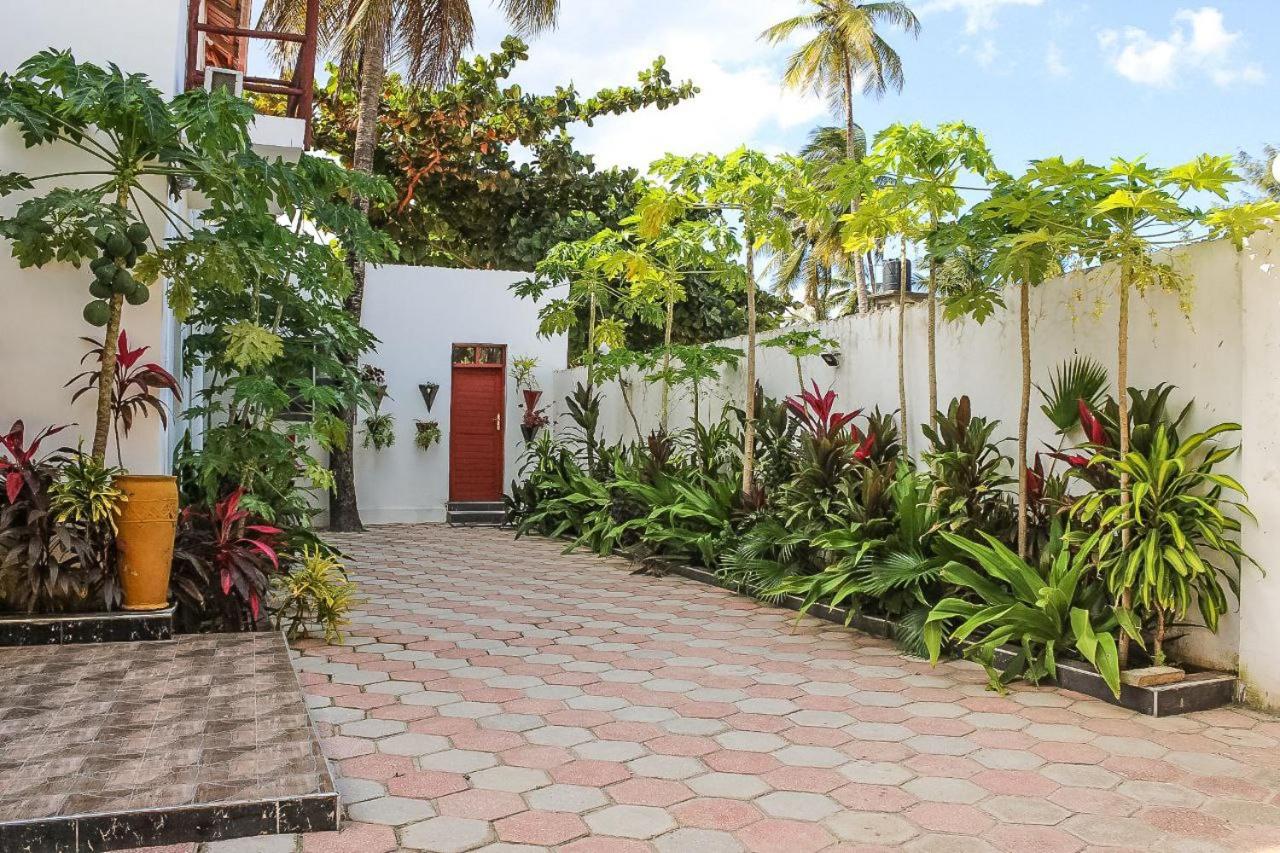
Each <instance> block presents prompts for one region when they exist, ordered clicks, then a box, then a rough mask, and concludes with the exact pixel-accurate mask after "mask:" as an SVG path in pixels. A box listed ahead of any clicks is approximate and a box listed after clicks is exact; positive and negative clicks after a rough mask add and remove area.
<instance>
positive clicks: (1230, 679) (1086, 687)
mask: <svg viewBox="0 0 1280 853" xmlns="http://www.w3.org/2000/svg"><path fill="white" fill-rule="evenodd" d="M668 568H669V570H670V571H671V572H672V573H673V574H677V575H680V576H681V577H685V578H689V579H690V580H695V581H699V582H701V583H706V584H711V585H713V586H718V587H721V588H722V589H728V590H732V591H734V592H741V591H740V590H738V589H737V588H736V587H734V585H733V584H728V583H725V582H724V581H722V580H721V579H720V578H719V577H717V576H716V574H715V572H711V571H708V570H706V569H702V568H698V567H696V566H689V565H684V564H679V563H672V564H669V565H668ZM776 603H777V605H778V606H779V607H785V608H787V609H789V610H799V609H800V607H801V606H802V605H803V603H804V600H803V599H802V598H800V597H799V596H796V595H788V596H784V597H782V598H780V599H778V600H777V602H776ZM807 614H808V615H810V616H813V617H815V618H817V619H821V620H823V621H825V622H834V623H836V624H839V625H848V626H849V627H851V628H856V629H858V630H859V631H862V632H863V633H866V634H870V635H872V636H873V637H881V638H884V639H892V637H893V635H894V632H895V630H896V627H897V626H896V625H895V624H894V623H893V622H892V621H891V620H889V619H884V618H881V617H879V616H869V615H867V614H865V613H858V612H856V611H854V612H853V613H852V614H851V613H850V611H849V609H848V608H845V607H829V606H827V605H825V604H815V605H813V606H812V607H810V608H809V610H808V611H807ZM1017 653H1018V650H1017V649H1015V648H1012V647H1007V646H1006V647H1004V648H1001V649H999V650H997V652H996V655H997V658H998V660H997V662H998V663H1000V664H1002V665H1007V664H1008V663H1009V662H1010V661H1012V660H1013V658H1014V656H1015V655H1017ZM1056 684H1057V685H1058V686H1059V687H1061V688H1063V689H1064V690H1071V691H1074V692H1076V693H1083V694H1084V695H1086V696H1092V697H1093V698H1095V699H1101V700H1102V701H1104V702H1109V703H1110V704H1112V705H1119V706H1121V707H1123V708H1128V709H1129V710H1131V711H1137V712H1138V713H1139V714H1146V715H1147V716H1150V717H1169V716H1173V715H1175V714H1187V713H1190V712H1192V711H1208V710H1211V709H1213V708H1219V707H1221V706H1223V705H1228V704H1230V703H1231V702H1233V701H1234V700H1235V696H1236V677H1235V676H1234V675H1232V674H1231V673H1226V672H1212V671H1203V672H1188V673H1187V677H1186V678H1185V679H1183V680H1182V681H1179V682H1177V683H1175V684H1162V685H1158V686H1154V687H1139V686H1135V685H1131V684H1122V685H1121V686H1120V698H1119V699H1117V698H1116V697H1115V696H1114V695H1113V694H1112V693H1111V689H1110V688H1109V687H1107V685H1106V682H1104V681H1103V680H1102V676H1100V675H1098V672H1097V670H1095V669H1094V668H1093V667H1091V666H1089V664H1087V663H1083V662H1079V661H1059V662H1058V677H1057V679H1056Z"/></svg>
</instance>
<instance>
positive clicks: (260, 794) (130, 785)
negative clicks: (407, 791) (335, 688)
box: [0, 632, 338, 853]
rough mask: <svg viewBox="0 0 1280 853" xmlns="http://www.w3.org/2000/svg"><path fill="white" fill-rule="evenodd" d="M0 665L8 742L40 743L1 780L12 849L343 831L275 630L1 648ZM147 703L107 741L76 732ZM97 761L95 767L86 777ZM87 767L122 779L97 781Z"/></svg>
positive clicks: (87, 851) (86, 850) (4, 845)
mask: <svg viewBox="0 0 1280 853" xmlns="http://www.w3.org/2000/svg"><path fill="white" fill-rule="evenodd" d="M0 672H4V673H6V683H5V689H6V698H5V700H4V701H6V702H7V703H8V705H9V706H10V707H13V708H18V709H21V710H22V711H24V712H25V713H24V714H23V715H22V716H20V717H19V716H11V717H8V718H7V719H9V721H10V722H11V723H12V722H14V721H19V720H20V722H21V725H20V726H16V727H10V728H9V729H8V730H7V731H6V732H5V733H4V734H3V735H0V738H2V739H3V740H4V742H5V745H6V746H7V747H12V748H13V749H14V750H16V751H18V752H21V751H22V750H23V748H24V747H30V748H31V749H32V750H33V752H32V755H31V756H30V757H29V758H27V760H26V764H25V766H23V767H22V770H21V772H20V773H18V774H16V775H13V778H10V779H9V780H8V784H7V785H6V787H5V788H3V789H0V851H4V853H9V852H10V851H13V853H98V851H107V850H123V849H133V848H136V847H149V846H154V845H166V844H181V843H188V842H201V841H219V840H223V839H231V838H244V837H249V836H258V835H279V834H292V833H299V832H324V831H332V830H336V829H337V828H338V794H337V792H336V790H335V789H334V785H333V777H332V775H331V774H330V770H329V766H328V762H327V761H326V759H325V757H324V754H323V753H322V752H321V750H320V745H319V742H318V740H317V738H316V735H315V731H314V729H313V727H312V724H311V720H310V717H309V715H308V714H307V708H306V704H305V702H304V700H303V696H302V690H301V687H300V686H299V684H298V678H297V676H296V675H295V674H294V670H293V667H292V665H291V663H290V660H289V650H288V647H287V646H286V644H285V640H284V636H283V635H282V634H280V633H279V632H275V633H268V632H260V633H248V634H201V635H196V634H187V635H182V636H180V637H178V638H177V639H175V640H170V641H167V642H142V643H117V644H113V645H109V646H74V645H63V646H43V647H34V648H11V649H0ZM85 684H88V685H92V688H93V689H80V686H81V685H85ZM211 691H213V692H211ZM104 707H107V708H109V711H108V712H104V710H103V708H104ZM141 707H146V709H147V711H148V713H149V715H148V716H144V717H141V718H139V720H138V721H137V723H136V726H135V725H133V724H129V725H120V726H117V727H115V728H113V729H111V731H112V732H113V736H112V737H99V738H94V739H89V740H85V739H84V738H80V737H73V736H72V735H74V734H76V732H75V731H74V727H75V726H77V725H80V724H81V723H82V722H83V721H86V720H94V719H98V718H101V717H103V716H104V715H105V716H109V717H112V718H119V717H121V716H122V715H127V714H129V713H134V712H136V711H137V709H139V708H141ZM263 709H270V712H269V713H267V714H264V710H263ZM153 717H154V720H160V721H165V722H164V723H163V724H162V723H160V722H155V721H154V720H153V719H152V718H153ZM131 727H132V728H133V729H135V730H134V731H131ZM140 742H143V743H146V745H147V746H146V750H145V753H144V754H143V755H141V756H139V755H138V744H139V743H140ZM50 747H56V749H50ZM90 759H91V760H92V763H93V764H94V766H95V767H96V768H98V769H97V770H95V771H94V772H93V773H81V769H82V768H83V767H85V766H87V764H88V761H89V760H90ZM261 768H269V771H265V772H264V771H263V770H262V769H261ZM82 777H100V778H101V779H104V780H105V779H111V780H116V779H119V780H120V781H119V782H118V784H116V783H115V782H114V781H113V785H112V786H104V787H103V788H102V789H101V790H100V789H99V788H98V787H96V785H97V783H96V782H90V784H86V782H87V781H89V780H87V779H86V778H82ZM68 792H70V793H69V794H68ZM77 792H78V793H77Z"/></svg>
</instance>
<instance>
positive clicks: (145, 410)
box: [64, 329, 182, 467]
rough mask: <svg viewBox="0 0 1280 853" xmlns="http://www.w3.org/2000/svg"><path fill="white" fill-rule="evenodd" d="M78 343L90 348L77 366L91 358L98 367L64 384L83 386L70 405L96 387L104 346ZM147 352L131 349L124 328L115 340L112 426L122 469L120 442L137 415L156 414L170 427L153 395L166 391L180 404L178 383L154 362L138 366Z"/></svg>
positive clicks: (166, 413)
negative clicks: (78, 383)
mask: <svg viewBox="0 0 1280 853" xmlns="http://www.w3.org/2000/svg"><path fill="white" fill-rule="evenodd" d="M81 340H82V341H84V342H85V343H87V344H89V345H90V346H91V347H92V349H90V350H89V352H87V353H85V355H84V357H83V358H81V359H80V363H81V364H84V362H85V361H87V360H88V359H90V358H92V359H95V360H96V361H97V362H98V364H99V368H96V369H94V370H86V371H84V372H83V373H78V374H76V375H75V376H73V377H71V379H70V380H68V381H67V384H66V386H64V387H70V386H71V385H74V384H76V383H77V382H83V383H84V384H83V385H82V386H81V387H80V389H79V390H77V391H76V393H75V394H73V395H72V397H71V402H72V404H74V403H75V402H76V400H79V399H80V398H81V397H83V396H84V395H85V394H88V393H90V392H91V391H93V390H94V389H95V388H97V386H98V382H99V381H100V380H101V378H102V371H101V367H100V365H101V364H102V359H103V358H104V357H105V354H106V347H104V346H103V345H102V344H100V343H98V342H97V341H95V340H94V339H93V338H81ZM149 349H150V347H145V346H143V347H137V348H136V349H130V348H129V335H128V333H127V332H126V331H125V330H124V329H121V330H120V336H119V337H118V338H117V339H116V375H115V382H114V385H113V387H112V389H111V425H112V431H113V432H114V433H115V439H116V459H117V461H119V462H120V465H121V466H122V467H123V465H124V461H123V458H122V457H123V448H122V447H121V443H120V440H121V438H128V437H129V431H130V430H131V429H133V421H134V418H135V417H136V416H138V415H141V416H142V417H144V418H146V417H148V416H149V413H150V412H155V414H156V417H158V418H159V419H160V423H161V425H162V426H165V427H167V426H168V425H169V407H168V404H166V403H165V401H164V400H163V399H162V398H161V397H160V396H159V395H158V394H157V393H156V392H157V391H168V392H169V393H170V394H172V395H173V398H174V400H176V401H178V402H181V401H182V390H181V389H180V388H179V387H178V380H177V379H175V378H174V377H173V374H171V373H170V372H169V371H167V370H165V369H164V368H163V367H161V366H160V365H159V364H156V363H155V362H153V361H149V362H143V363H141V364H140V363H139V361H140V359H141V358H142V356H143V355H145V354H146V352H147V350H149Z"/></svg>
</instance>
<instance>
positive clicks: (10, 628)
mask: <svg viewBox="0 0 1280 853" xmlns="http://www.w3.org/2000/svg"><path fill="white" fill-rule="evenodd" d="M172 639H173V607H166V608H165V609H164V610H147V611H128V610H120V611H116V612H112V613H57V614H27V613H18V614H12V613H6V614H3V615H0V646H58V645H64V644H71V643H129V642H135V641H138V640H172Z"/></svg>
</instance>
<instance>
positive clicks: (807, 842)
mask: <svg viewBox="0 0 1280 853" xmlns="http://www.w3.org/2000/svg"><path fill="white" fill-rule="evenodd" d="M734 834H735V835H736V836H737V837H738V840H739V841H741V842H742V843H743V845H745V846H746V848H747V849H748V850H751V851H753V853H811V851H815V850H822V849H823V848H825V847H827V846H829V845H830V844H832V843H833V842H834V841H835V839H834V838H833V837H832V836H831V834H830V833H829V832H827V831H826V830H825V829H823V828H822V827H821V826H819V825H818V824H813V823H801V822H800V821H796V820H781V819H777V818H766V819H764V820H761V821H757V822H756V823H753V824H751V825H750V826H748V827H746V828H745V829H740V830H738V831H737V832H736V833H734Z"/></svg>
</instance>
